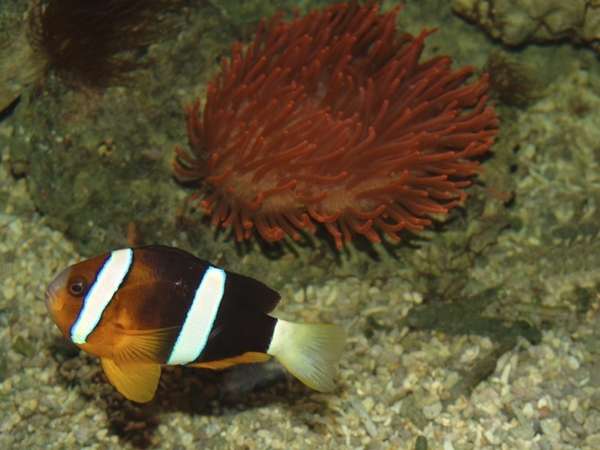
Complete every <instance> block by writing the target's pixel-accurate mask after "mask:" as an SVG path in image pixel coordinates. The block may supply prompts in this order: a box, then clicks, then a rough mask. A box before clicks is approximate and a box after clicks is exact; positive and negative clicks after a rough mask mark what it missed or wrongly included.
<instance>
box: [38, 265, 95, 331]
mask: <svg viewBox="0 0 600 450" xmlns="http://www.w3.org/2000/svg"><path fill="white" fill-rule="evenodd" d="M105 259H106V257H104V256H103V257H98V258H94V259H91V260H88V261H84V262H81V263H78V264H74V265H72V266H70V267H68V268H66V269H65V270H63V271H62V272H61V273H60V275H58V276H57V277H56V278H55V279H54V281H53V282H52V283H50V285H49V286H48V289H47V290H46V294H45V302H46V308H48V312H49V313H50V316H51V317H52V319H53V320H54V322H55V323H56V325H57V326H58V328H59V329H60V331H61V332H62V334H63V335H64V336H65V337H66V338H67V339H69V340H72V338H71V328H72V327H73V324H74V323H75V321H76V320H77V318H78V317H79V315H80V313H81V309H82V307H83V301H84V299H85V297H86V295H87V294H88V292H89V290H90V287H91V286H92V284H93V283H94V280H95V278H96V272H97V271H98V268H99V267H101V265H102V263H103V262H104V260H105Z"/></svg>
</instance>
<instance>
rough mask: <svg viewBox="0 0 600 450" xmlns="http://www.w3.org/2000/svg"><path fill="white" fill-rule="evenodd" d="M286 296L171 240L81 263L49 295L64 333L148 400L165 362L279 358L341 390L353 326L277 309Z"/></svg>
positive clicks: (314, 381) (130, 392)
mask: <svg viewBox="0 0 600 450" xmlns="http://www.w3.org/2000/svg"><path fill="white" fill-rule="evenodd" d="M280 299H281V296H280V295H279V294H278V293H277V292H276V291H274V290H273V289H271V288H269V287H268V286H266V285H264V284H263V283H261V282H259V281H257V280H255V279H253V278H249V277H246V276H243V275H239V274H236V273H232V272H228V271H226V270H224V269H221V268H219V267H216V266H213V265H212V264H210V263H208V262H206V261H203V260H201V259H198V258H196V257H195V256H193V255H191V254H189V253H187V252H185V251H183V250H179V249H176V248H172V247H165V246H148V247H140V248H135V249H131V248H124V249H120V250H115V251H113V252H110V253H107V254H105V255H102V256H98V257H96V258H92V259H89V260H87V261H83V262H79V263H77V264H74V265H72V266H70V267H68V268H67V269H65V270H64V271H63V272H62V273H60V275H58V277H56V279H55V280H54V281H52V283H51V284H50V285H49V286H48V289H47V291H46V294H45V301H46V307H47V308H48V311H49V313H50V316H51V317H52V319H53V320H54V322H55V323H56V325H57V326H58V328H59V329H60V331H61V332H62V334H63V335H64V336H65V337H66V338H67V339H69V340H70V341H72V342H73V343H75V344H76V345H77V346H78V347H79V348H80V349H82V350H83V351H85V352H87V353H90V354H92V355H95V356H98V357H99V358H100V361H101V364H102V369H103V370H104V373H105V374H106V377H107V378H108V380H109V381H110V383H111V384H112V385H113V386H114V387H115V388H116V389H117V390H118V391H119V392H120V393H121V394H123V395H124V396H125V397H126V398H128V399H129V400H133V401H135V402H139V403H142V402H147V401H150V400H151V399H152V397H154V393H155V391H156V388H157V385H158V379H159V377H160V371H161V366H162V365H185V366H192V367H201V368H207V369H225V368H228V367H232V366H235V365H238V364H246V363H254V362H261V361H266V360H267V359H269V358H270V357H271V356H274V357H275V358H277V359H278V360H279V361H280V362H281V363H282V364H283V366H284V367H285V368H286V369H287V370H288V371H289V372H291V373H292V374H293V375H294V376H295V377H296V378H298V379H299V380H300V381H302V382H303V383H304V384H306V385H307V386H309V387H310V388H312V389H315V390H317V391H322V392H328V391H332V390H333V389H335V382H334V375H335V367H334V364H335V363H336V362H337V361H338V360H339V358H340V357H341V355H342V353H343V350H344V347H345V341H346V340H345V334H344V331H343V330H342V328H341V327H339V326H337V325H332V324H305V323H292V322H287V321H285V320H281V319H276V318H274V317H272V316H270V315H268V313H270V312H271V311H272V310H273V309H274V308H275V306H277V304H278V303H279V301H280Z"/></svg>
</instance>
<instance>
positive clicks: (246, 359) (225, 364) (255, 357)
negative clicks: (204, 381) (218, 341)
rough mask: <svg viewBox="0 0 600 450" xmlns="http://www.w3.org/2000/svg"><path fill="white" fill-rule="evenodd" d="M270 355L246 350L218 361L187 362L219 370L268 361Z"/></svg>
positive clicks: (202, 367) (191, 365)
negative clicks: (238, 354)
mask: <svg viewBox="0 0 600 450" xmlns="http://www.w3.org/2000/svg"><path fill="white" fill-rule="evenodd" d="M270 358H271V357H270V356H269V355H267V354H266V353H257V352H246V353H244V354H243V355H240V356H234V357H233V358H227V359H221V360H220V361H210V362H202V363H194V364H188V366H190V367H199V368H201V369H212V370H221V369H227V368H229V367H233V366H237V365H240V364H250V363H257V362H264V361H268V360H269V359H270Z"/></svg>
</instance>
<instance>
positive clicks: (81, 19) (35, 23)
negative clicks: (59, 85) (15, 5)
mask: <svg viewBox="0 0 600 450" xmlns="http://www.w3.org/2000/svg"><path fill="white" fill-rule="evenodd" d="M182 6H183V0H152V1H148V0H102V1H93V0H92V1H90V0H38V1H37V2H36V3H35V5H34V6H33V7H32V9H31V12H30V17H29V24H30V33H29V34H30V41H31V43H32V46H33V47H34V48H35V49H36V50H38V51H39V52H41V53H42V54H43V57H44V58H45V59H46V61H47V64H46V69H50V68H51V67H52V68H54V69H55V70H56V71H57V73H58V74H59V75H60V76H61V77H62V78H63V79H64V80H65V81H66V82H68V83H69V84H73V85H77V86H89V87H95V88H103V87H107V86H111V85H115V84H124V83H127V82H130V81H131V78H132V77H131V74H132V72H133V71H134V70H136V69H139V68H142V67H146V66H148V64H149V61H148V60H147V59H145V60H144V59H143V58H140V56H141V55H142V54H143V53H144V48H145V47H147V46H148V45H150V44H152V43H153V42H156V41H158V40H160V39H161V38H163V37H166V36H170V35H171V34H173V33H174V32H175V30H176V29H177V22H178V21H177V19H176V14H175V13H177V12H179V11H180V10H181V9H182Z"/></svg>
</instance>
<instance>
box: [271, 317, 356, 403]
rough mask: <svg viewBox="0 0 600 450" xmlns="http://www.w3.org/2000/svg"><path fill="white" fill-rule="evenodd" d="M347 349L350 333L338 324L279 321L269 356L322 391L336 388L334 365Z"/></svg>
mask: <svg viewBox="0 0 600 450" xmlns="http://www.w3.org/2000/svg"><path fill="white" fill-rule="evenodd" d="M345 346H346V334H345V333H344V330H343V329H342V328H341V327H339V326H337V325H331V324H327V325H323V324H313V323H292V322H286V321H285V320H281V319H279V320H278V321H277V324H276V325H275V330H274V331H273V338H272V339H271V345H270V346H269V350H267V353H268V354H270V355H273V356H274V357H275V358H277V359H278V360H279V362H280V363H281V364H283V365H284V366H285V368H286V369H287V370H289V371H290V372H291V374H292V375H294V376H295V377H296V378H298V379H299V380H300V381H302V382H303V383H304V384H306V385H307V386H308V387H310V388H312V389H315V390H317V391H321V392H329V391H333V390H334V389H335V381H334V378H335V367H334V364H335V363H336V362H337V361H338V360H339V359H340V357H341V356H342V353H343V352H344V347H345Z"/></svg>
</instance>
